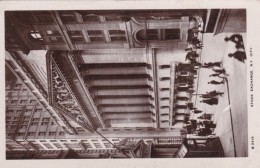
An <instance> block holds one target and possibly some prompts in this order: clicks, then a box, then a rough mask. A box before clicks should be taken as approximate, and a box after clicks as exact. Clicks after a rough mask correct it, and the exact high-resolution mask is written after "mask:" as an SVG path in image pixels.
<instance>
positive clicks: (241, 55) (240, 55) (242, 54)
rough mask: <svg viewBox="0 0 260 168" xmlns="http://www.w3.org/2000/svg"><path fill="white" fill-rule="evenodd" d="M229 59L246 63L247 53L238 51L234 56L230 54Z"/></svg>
mask: <svg viewBox="0 0 260 168" xmlns="http://www.w3.org/2000/svg"><path fill="white" fill-rule="evenodd" d="M228 56H229V57H234V58H235V59H237V60H238V61H241V62H245V60H246V53H245V52H244V51H236V52H234V53H233V54H228Z"/></svg>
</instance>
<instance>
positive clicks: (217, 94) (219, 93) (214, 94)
mask: <svg viewBox="0 0 260 168" xmlns="http://www.w3.org/2000/svg"><path fill="white" fill-rule="evenodd" d="M207 94H209V95H210V96H211V97H215V96H222V95H223V94H224V92H218V91H216V90H214V91H211V92H208V93H207Z"/></svg>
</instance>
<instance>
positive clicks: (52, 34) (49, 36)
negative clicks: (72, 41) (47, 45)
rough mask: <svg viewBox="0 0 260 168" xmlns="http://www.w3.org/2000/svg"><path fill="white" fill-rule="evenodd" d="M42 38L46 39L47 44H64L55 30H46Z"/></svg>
mask: <svg viewBox="0 0 260 168" xmlns="http://www.w3.org/2000/svg"><path fill="white" fill-rule="evenodd" d="M44 37H46V40H48V42H54V43H55V42H56V43H59V42H64V40H63V38H62V36H61V35H60V33H59V31H55V30H47V31H46V32H45V35H44Z"/></svg>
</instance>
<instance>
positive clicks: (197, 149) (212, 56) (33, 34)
mask: <svg viewBox="0 0 260 168" xmlns="http://www.w3.org/2000/svg"><path fill="white" fill-rule="evenodd" d="M246 16H247V10H246V9H242V8H237V9H233V8H232V9H226V8H225V9H224V8H223V9H222V8H209V9H145V10H144V9H124V10H98V9H96V10H82V9H81V10H21V11H19V10H13V11H5V12H4V20H5V22H4V27H5V32H4V35H5V134H6V135H5V139H6V142H5V145H6V151H5V153H6V160H30V159H128V158H172V159H175V158H218V157H248V101H247V99H248V96H247V95H248V88H247V81H248V79H247V77H248V76H247V62H248V59H247V58H248V55H247V54H246V50H247V47H248V46H247V17H246Z"/></svg>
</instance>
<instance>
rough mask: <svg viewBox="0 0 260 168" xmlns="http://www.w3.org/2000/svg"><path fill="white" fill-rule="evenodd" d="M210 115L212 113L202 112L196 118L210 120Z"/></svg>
mask: <svg viewBox="0 0 260 168" xmlns="http://www.w3.org/2000/svg"><path fill="white" fill-rule="evenodd" d="M212 116H213V114H206V113H204V114H203V115H201V116H199V117H198V119H205V120H211V118H212Z"/></svg>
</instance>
